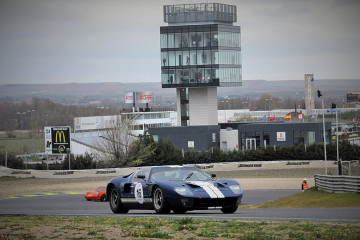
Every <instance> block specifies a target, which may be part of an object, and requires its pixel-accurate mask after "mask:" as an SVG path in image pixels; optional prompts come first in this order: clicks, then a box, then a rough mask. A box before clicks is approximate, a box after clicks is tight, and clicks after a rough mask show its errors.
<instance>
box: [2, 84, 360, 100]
mask: <svg viewBox="0 0 360 240" xmlns="http://www.w3.org/2000/svg"><path fill="white" fill-rule="evenodd" d="M316 89H320V90H321V92H322V93H323V94H324V96H329V97H330V96H331V97H342V98H345V97H346V92H351V91H360V79H352V80H349V79H329V80H326V79H323V80H315V90H316ZM131 91H135V92H142V91H151V92H153V94H154V96H156V97H170V98H173V97H175V95H176V91H175V89H172V88H170V89H169V88H162V87H161V83H160V82H142V83H141V82H140V83H121V82H102V83H63V84H5V85H0V101H22V100H29V99H31V97H38V98H48V99H51V100H53V101H56V102H61V101H62V100H63V99H75V98H79V99H89V100H97V99H103V98H122V97H123V96H124V94H125V93H126V92H131ZM304 91H305V83H304V80H282V81H266V80H243V86H241V87H231V88H222V87H221V88H218V96H219V97H224V96H229V97H233V96H246V97H258V96H260V95H261V94H264V93H267V94H270V95H274V96H278V97H286V96H291V97H293V98H295V99H296V98H299V99H301V98H303V97H304Z"/></svg>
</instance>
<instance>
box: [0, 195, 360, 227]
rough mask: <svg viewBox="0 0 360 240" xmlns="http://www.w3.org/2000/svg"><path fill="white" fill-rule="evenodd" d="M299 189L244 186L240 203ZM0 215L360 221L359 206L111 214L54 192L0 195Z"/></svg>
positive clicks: (103, 204) (105, 205)
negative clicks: (7, 196) (165, 213)
mask: <svg viewBox="0 0 360 240" xmlns="http://www.w3.org/2000/svg"><path fill="white" fill-rule="evenodd" d="M297 192H299V190H297V189H293V190H291V189H290V190H289V189H283V190H282V189H270V190H246V191H244V199H243V202H242V204H243V205H248V204H258V203H261V202H265V201H268V200H271V199H276V198H279V197H284V196H288V195H291V194H294V193H297ZM0 215H52V216H55V215H56V216H112V217H159V216H166V217H174V218H184V217H194V218H208V219H242V220H288V221H289V220H291V221H293V220H294V221H295V220H305V221H334V222H360V208H291V209H285V208H281V209H238V210H237V211H236V212H235V213H234V214H223V213H222V212H221V211H220V210H207V211H191V212H187V213H185V214H167V215H158V214H155V211H147V210H130V211H129V213H128V214H117V215H115V214H113V213H112V212H111V210H110V207H109V203H108V202H96V201H90V202H89V201H86V200H85V198H84V194H74V193H68V194H64V193H57V194H43V195H36V194H35V195H25V196H21V197H16V198H3V199H0Z"/></svg>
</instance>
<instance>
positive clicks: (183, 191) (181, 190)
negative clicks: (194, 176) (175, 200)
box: [174, 187, 193, 196]
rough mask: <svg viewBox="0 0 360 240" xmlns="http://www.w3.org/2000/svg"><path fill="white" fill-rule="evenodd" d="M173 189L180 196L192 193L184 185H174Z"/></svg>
mask: <svg viewBox="0 0 360 240" xmlns="http://www.w3.org/2000/svg"><path fill="white" fill-rule="evenodd" d="M174 191H175V192H177V193H178V194H180V195H182V196H191V195H193V193H192V192H191V191H190V190H189V189H187V188H186V187H175V188H174Z"/></svg>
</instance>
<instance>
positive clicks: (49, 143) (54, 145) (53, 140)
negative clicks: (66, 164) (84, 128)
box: [44, 126, 71, 154]
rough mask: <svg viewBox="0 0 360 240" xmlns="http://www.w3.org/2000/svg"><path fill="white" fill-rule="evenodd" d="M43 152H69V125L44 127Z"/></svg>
mask: <svg viewBox="0 0 360 240" xmlns="http://www.w3.org/2000/svg"><path fill="white" fill-rule="evenodd" d="M44 132H45V152H46V153H47V154H68V153H70V146H71V143H70V132H71V128H70V127H69V126H64V127H63V126H61V127H45V128H44Z"/></svg>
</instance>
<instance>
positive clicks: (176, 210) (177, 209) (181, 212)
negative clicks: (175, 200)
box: [173, 208, 186, 214]
mask: <svg viewBox="0 0 360 240" xmlns="http://www.w3.org/2000/svg"><path fill="white" fill-rule="evenodd" d="M173 212H174V213H175V214H184V213H186V210H185V209H183V208H174V209H173Z"/></svg>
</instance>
